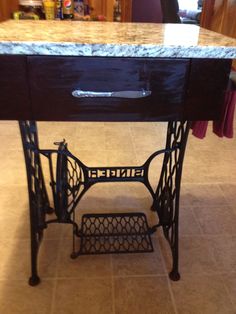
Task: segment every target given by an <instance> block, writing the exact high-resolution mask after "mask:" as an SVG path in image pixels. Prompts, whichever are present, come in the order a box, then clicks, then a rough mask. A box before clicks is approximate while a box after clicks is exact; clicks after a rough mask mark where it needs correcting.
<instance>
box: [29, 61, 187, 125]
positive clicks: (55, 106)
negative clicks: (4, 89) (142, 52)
mask: <svg viewBox="0 0 236 314" xmlns="http://www.w3.org/2000/svg"><path fill="white" fill-rule="evenodd" d="M28 62H29V78H30V87H31V97H32V104H33V111H34V116H35V118H36V119H37V120H77V121H86V120H87V121H88V120H93V121H156V120H170V119H181V118H182V117H183V110H184V101H185V99H184V98H185V89H186V82H187V79H188V73H189V63H190V61H189V60H188V59H181V60H180V59H172V60H171V59H150V58H149V59H141V58H92V57H91V58H85V57H40V56H35V57H28ZM77 89H81V90H84V91H94V92H109V91H112V92H116V91H141V90H143V89H144V90H150V91H151V92H152V93H151V95H150V96H148V97H145V98H139V99H127V98H116V97H112V98H105V97H102V98H75V97H73V96H72V92H73V91H74V90H77Z"/></svg>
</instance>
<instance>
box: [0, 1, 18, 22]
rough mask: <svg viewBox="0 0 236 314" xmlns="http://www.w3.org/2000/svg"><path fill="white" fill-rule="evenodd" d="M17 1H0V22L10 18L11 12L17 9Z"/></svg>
mask: <svg viewBox="0 0 236 314" xmlns="http://www.w3.org/2000/svg"><path fill="white" fill-rule="evenodd" d="M18 3H19V1H18V0H1V1H0V21H4V20H7V19H9V18H10V17H11V14H12V12H13V11H15V10H17V9H18Z"/></svg>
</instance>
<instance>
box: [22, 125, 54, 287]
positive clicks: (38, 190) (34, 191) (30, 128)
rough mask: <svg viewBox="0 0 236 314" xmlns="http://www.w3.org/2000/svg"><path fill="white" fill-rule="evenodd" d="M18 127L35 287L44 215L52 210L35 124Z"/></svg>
mask: <svg viewBox="0 0 236 314" xmlns="http://www.w3.org/2000/svg"><path fill="white" fill-rule="evenodd" d="M19 126H20V132H21V138H22V144H23V150H24V156H25V164H26V171H27V181H28V192H29V206H30V231H31V271H32V274H31V277H30V279H29V284H30V285H31V286H35V285H37V284H38V283H39V282H40V278H39V276H38V272H37V256H38V250H39V246H40V243H41V241H42V238H43V230H44V229H45V228H46V227H47V225H46V222H45V215H46V213H48V212H51V211H52V209H51V208H50V206H49V200H48V195H47V191H46V187H45V183H44V178H43V172H42V167H41V161H40V155H39V153H38V134H37V126H36V123H35V122H34V121H19Z"/></svg>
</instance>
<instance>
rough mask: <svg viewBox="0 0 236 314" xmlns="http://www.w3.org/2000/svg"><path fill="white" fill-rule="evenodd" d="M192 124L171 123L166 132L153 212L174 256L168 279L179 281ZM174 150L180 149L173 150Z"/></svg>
mask: <svg viewBox="0 0 236 314" xmlns="http://www.w3.org/2000/svg"><path fill="white" fill-rule="evenodd" d="M189 127H190V124H189V123H188V122H185V123H184V122H179V121H174V122H169V123H168V128H167V138H166V150H167V152H166V153H165V156H164V160H163V165H162V171H161V175H160V180H159V183H158V186H157V190H156V193H155V198H154V202H153V206H152V209H153V210H156V211H157V214H158V216H159V221H160V225H161V226H162V228H163V232H164V235H165V238H166V239H167V240H168V242H169V244H170V248H171V252H172V256H173V268H172V271H171V272H170V274H169V276H170V278H171V279H172V280H179V279H180V275H179V272H178V257H179V253H178V225H179V198H180V183H181V175H182V167H183V159H184V153H185V147H186V143H187V138H188V133H189ZM173 147H174V148H176V147H177V149H174V150H173Z"/></svg>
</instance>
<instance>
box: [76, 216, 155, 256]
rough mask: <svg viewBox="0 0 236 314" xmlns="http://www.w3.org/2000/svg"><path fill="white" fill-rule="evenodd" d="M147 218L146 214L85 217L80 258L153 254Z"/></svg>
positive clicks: (77, 253) (78, 253) (82, 227)
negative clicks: (97, 255) (119, 254)
mask: <svg viewBox="0 0 236 314" xmlns="http://www.w3.org/2000/svg"><path fill="white" fill-rule="evenodd" d="M151 233H153V230H152V229H151V228H149V227H148V223H147V218H146V215H145V214H143V213H120V214H85V215H83V217H82V223H81V235H80V238H81V240H80V248H79V250H78V251H77V252H73V253H72V258H76V257H77V256H79V255H88V254H107V253H139V252H153V245H152V241H151V237H150V234H151Z"/></svg>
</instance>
